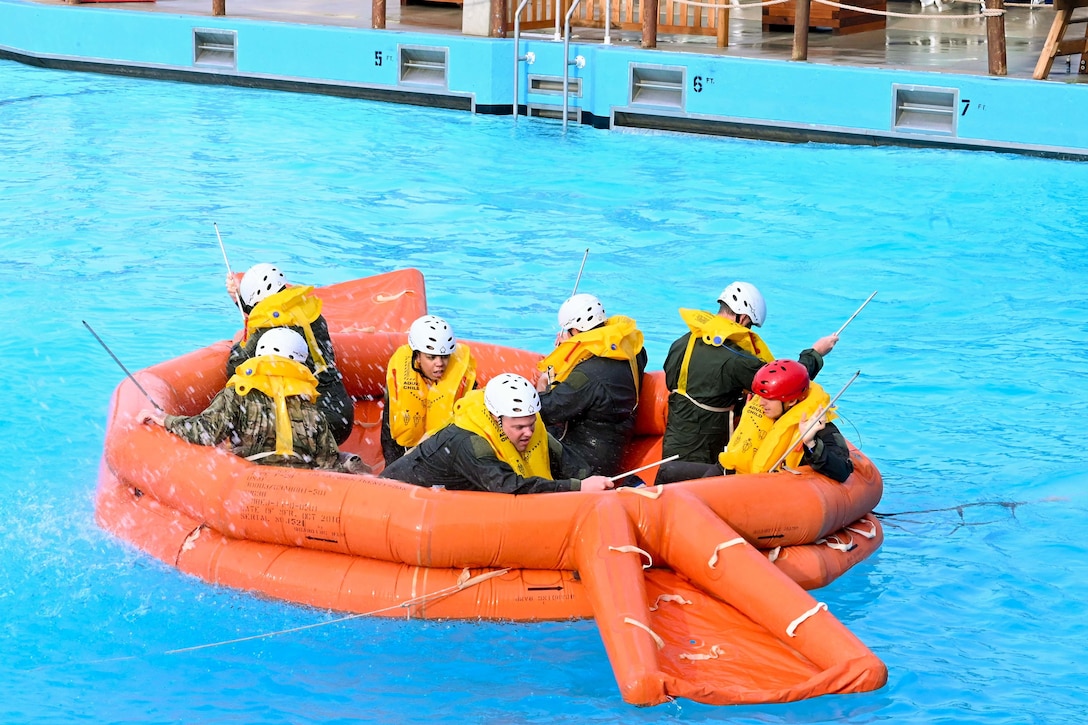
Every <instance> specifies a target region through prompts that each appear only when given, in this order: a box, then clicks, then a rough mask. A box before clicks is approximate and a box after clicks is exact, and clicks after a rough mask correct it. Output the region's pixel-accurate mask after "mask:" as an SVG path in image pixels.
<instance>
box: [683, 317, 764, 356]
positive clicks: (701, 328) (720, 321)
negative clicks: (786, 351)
mask: <svg viewBox="0 0 1088 725" xmlns="http://www.w3.org/2000/svg"><path fill="white" fill-rule="evenodd" d="M680 317H681V319H683V320H684V322H685V323H686V324H687V326H688V329H690V330H691V334H692V336H693V337H697V338H698V339H700V340H702V341H703V342H704V343H706V344H707V345H712V346H713V347H721V346H722V345H724V344H725V343H726V342H731V343H732V344H734V345H736V346H737V347H739V348H740V349H742V350H744V351H745V352H748V353H751V354H752V355H754V356H755V357H757V358H759V359H760V360H762V361H763V362H771V361H772V360H774V356H773V355H772V354H771V351H770V349H769V348H768V347H767V345H766V343H764V342H763V338H761V337H760V336H759V335H757V334H756V333H754V332H752V331H751V330H749V329H748V328H747V327H745V326H744V325H741V324H739V323H737V322H734V321H733V320H730V319H728V318H726V317H722V316H721V315H715V314H714V313H712V312H706V311H705V310H689V309H681V310H680Z"/></svg>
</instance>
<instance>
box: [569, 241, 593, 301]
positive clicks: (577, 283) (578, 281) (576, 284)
mask: <svg viewBox="0 0 1088 725" xmlns="http://www.w3.org/2000/svg"><path fill="white" fill-rule="evenodd" d="M588 256H589V247H586V253H585V254H583V255H582V266H581V267H579V268H578V277H577V278H575V280H574V291H573V292H571V293H570V296H571V297H573V296H574V295H576V294H578V285H579V284H580V283H581V282H582V270H583V269H585V268H586V258H587V257H588Z"/></svg>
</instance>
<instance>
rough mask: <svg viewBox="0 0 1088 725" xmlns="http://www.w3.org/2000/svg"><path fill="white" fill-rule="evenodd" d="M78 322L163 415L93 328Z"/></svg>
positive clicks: (84, 322)
mask: <svg viewBox="0 0 1088 725" xmlns="http://www.w3.org/2000/svg"><path fill="white" fill-rule="evenodd" d="M80 322H82V323H83V326H84V327H86V328H87V330H88V331H89V332H90V333H91V334H92V335H94V339H96V340H98V344H99V345H101V346H102V349H103V350H105V351H106V352H108V353H109V354H110V357H112V358H113V361H114V362H115V363H117V365H118V366H120V368H121V369H122V370H124V371H125V375H127V376H128V379H129V380H131V381H132V384H133V385H135V386H136V389H137V390H139V391H140V392H141V393H143V394H144V397H145V398H147V402H149V403H151V404H152V405H153V406H155V410H157V411H159V412H160V413H165V412H166V411H165V410H163V409H162V406H161V405H159V404H158V403H156V402H155V401H154V400H152V399H151V396H150V395H148V393H147V391H146V390H144V386H142V385H140V383H139V381H137V380H136V378H134V377H133V376H132V373H130V372H129V371H128V368H126V367H125V364H124V363H123V362H121V361H120V360H119V359H118V357H117V356H116V355H114V354H113V350H111V349H110V346H109V345H107V344H106V343H105V342H103V341H102V338H101V337H99V336H98V333H97V332H95V331H94V328H93V327H91V326H90V325H88V324H87V321H86V320H80Z"/></svg>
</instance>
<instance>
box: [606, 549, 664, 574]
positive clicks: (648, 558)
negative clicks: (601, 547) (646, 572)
mask: <svg viewBox="0 0 1088 725" xmlns="http://www.w3.org/2000/svg"><path fill="white" fill-rule="evenodd" d="M608 550H609V551H618V552H620V553H621V554H641V555H642V556H645V557H646V563H645V564H643V565H642V568H643V569H649V568H650V567H651V566H653V565H654V558H653V557H652V556H650V554H649V552H647V551H646V550H645V549H640V548H638V547H637V546H631V545H630V544H628V545H627V546H610V547H608Z"/></svg>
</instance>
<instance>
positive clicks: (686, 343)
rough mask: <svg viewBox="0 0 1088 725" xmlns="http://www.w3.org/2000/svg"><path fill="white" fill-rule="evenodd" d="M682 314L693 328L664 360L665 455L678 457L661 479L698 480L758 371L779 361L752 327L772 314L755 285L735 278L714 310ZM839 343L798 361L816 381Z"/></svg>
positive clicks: (822, 343) (829, 340) (824, 343)
mask: <svg viewBox="0 0 1088 725" xmlns="http://www.w3.org/2000/svg"><path fill="white" fill-rule="evenodd" d="M680 317H681V318H682V319H683V320H684V322H685V323H686V324H687V326H688V330H689V331H688V332H687V333H685V334H684V335H683V336H682V337H680V338H678V339H677V340H676V341H675V342H673V344H672V346H671V347H670V348H669V353H668V355H667V356H666V357H665V366H664V367H665V384H666V385H668V388H669V410H668V418H667V420H666V423H665V436H664V439H663V442H662V451H661V455H662V457H663V458H668V457H670V456H673V455H679V459H678V460H676V461H672V462H670V463H666V464H664V465H662V466H661V468H660V469H659V470H658V474H657V479H656V483H670V482H673V481H683V480H686V479H689V478H698V477H699V476H700V475H702V474H701V472H702V471H705V470H706V464H712V463H714V462H715V461H716V460H717V456H718V454H719V453H720V452H721V451H723V450H724V449H725V445H726V443H727V442H728V441H729V436H730V434H731V433H732V424H733V419H734V416H735V415H736V414H737V413H738V412H740V411H741V410H743V405H744V402H745V396H746V394H747V393H748V392H749V391H750V390H751V389H752V380H753V379H754V378H755V375H756V373H757V372H758V371H759V369H760V368H761V367H762V366H763V365H765V364H766V363H769V362H771V361H772V360H774V359H775V358H774V355H772V354H771V351H770V349H769V348H768V347H767V345H766V343H764V342H763V340H762V339H761V338H760V336H759V335H757V334H756V333H755V332H753V331H752V327H762V326H763V322H764V321H765V320H766V318H767V304H766V302H765V301H764V300H763V295H762V294H760V292H759V290H758V289H756V287H755V285H753V284H750V283H748V282H733V283H732V284H730V285H729V286H728V287H726V288H725V289H724V290H722V293H721V295H719V296H718V312H717V313H716V314H713V313H710V312H705V311H703V310H688V309H681V310H680ZM838 341H839V338H838V336H837V335H828V336H827V337H822V338H820V339H819V340H817V341H816V342H815V343H814V344H813V345H812V347H811V348H809V349H807V350H804V351H802V353H801V355H800V358H799V359H800V362H801V364H802V365H804V367H805V369H806V370H807V371H808V374H809V377H810V378H815V377H816V374H817V373H818V372H820V369H821V368H822V367H823V364H824V355H827V354H828V353H829V352H831V349H832V348H834V347H835V343H837V342H838ZM687 464H697V465H687Z"/></svg>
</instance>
